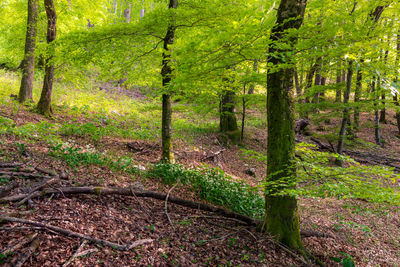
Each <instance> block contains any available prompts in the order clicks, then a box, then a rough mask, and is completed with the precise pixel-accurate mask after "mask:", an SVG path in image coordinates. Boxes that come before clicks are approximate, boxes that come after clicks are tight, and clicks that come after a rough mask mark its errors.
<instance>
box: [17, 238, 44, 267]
mask: <svg viewBox="0 0 400 267" xmlns="http://www.w3.org/2000/svg"><path fill="white" fill-rule="evenodd" d="M38 247H39V239H38V238H36V239H34V240H33V241H32V242H31V244H30V246H29V247H28V249H27V250H26V251H25V253H24V254H23V255H22V257H21V258H20V259H19V260H18V261H17V263H16V264H15V265H14V267H21V266H22V265H24V263H25V262H26V260H27V259H29V257H30V256H31V255H32V254H33V252H35V250H36V249H37V248H38Z"/></svg>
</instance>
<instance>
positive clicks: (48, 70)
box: [37, 0, 57, 116]
mask: <svg viewBox="0 0 400 267" xmlns="http://www.w3.org/2000/svg"><path fill="white" fill-rule="evenodd" d="M44 7H45V9H46V15H47V36H46V39H47V44H48V48H47V50H48V52H47V54H48V56H47V58H46V65H45V74H44V81H43V89H42V94H41V95H40V100H39V102H38V105H37V109H38V111H39V113H40V114H43V115H45V116H51V114H52V110H51V94H52V91H53V80H54V63H53V62H52V59H53V55H54V47H53V46H52V42H53V41H54V40H55V39H56V33H57V14H56V9H55V7H54V2H53V0H44Z"/></svg>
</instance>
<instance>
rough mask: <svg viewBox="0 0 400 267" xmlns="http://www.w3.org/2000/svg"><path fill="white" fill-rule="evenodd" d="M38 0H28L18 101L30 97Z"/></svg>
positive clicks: (22, 101) (33, 68) (21, 101)
mask: <svg viewBox="0 0 400 267" xmlns="http://www.w3.org/2000/svg"><path fill="white" fill-rule="evenodd" d="M37 16H38V0H28V23H27V27H26V40H25V55H24V59H23V60H22V62H21V67H22V79H21V87H20V89H19V94H18V101H19V102H20V103H24V102H25V101H26V100H27V99H32V90H33V76H34V71H35V47H36V34H37Z"/></svg>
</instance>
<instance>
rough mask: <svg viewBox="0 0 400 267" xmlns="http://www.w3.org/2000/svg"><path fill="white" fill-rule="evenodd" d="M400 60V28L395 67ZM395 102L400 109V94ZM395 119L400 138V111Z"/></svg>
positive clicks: (397, 80)
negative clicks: (399, 97)
mask: <svg viewBox="0 0 400 267" xmlns="http://www.w3.org/2000/svg"><path fill="white" fill-rule="evenodd" d="M399 60H400V28H399V30H398V32H397V45H396V63H395V66H396V67H398V65H399ZM395 82H396V83H398V82H399V77H398V76H397V75H396V78H395ZM393 100H394V103H395V105H396V106H397V107H398V108H399V106H400V104H399V99H398V94H397V93H396V94H395V96H393ZM395 119H396V122H397V129H398V134H399V136H400V110H397V111H396V115H395Z"/></svg>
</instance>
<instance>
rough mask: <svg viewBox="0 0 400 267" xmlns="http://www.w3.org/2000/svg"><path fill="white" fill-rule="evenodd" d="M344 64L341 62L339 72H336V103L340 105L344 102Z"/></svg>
mask: <svg viewBox="0 0 400 267" xmlns="http://www.w3.org/2000/svg"><path fill="white" fill-rule="evenodd" d="M341 69H342V63H341V62H340V60H339V63H338V67H337V71H336V98H335V102H336V103H340V102H342V89H341V86H342V85H341V82H342V70H341Z"/></svg>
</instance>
